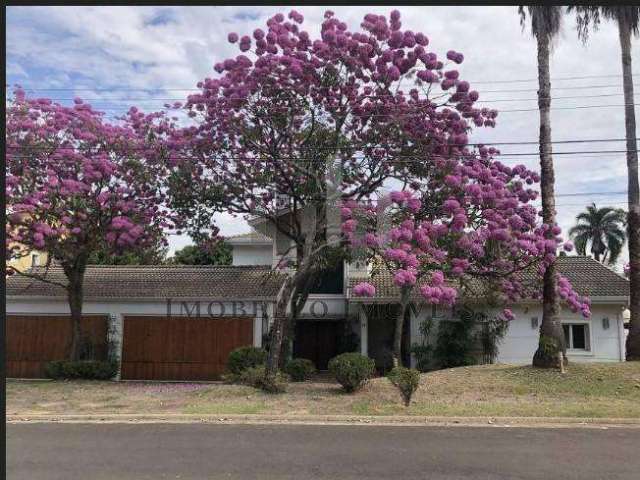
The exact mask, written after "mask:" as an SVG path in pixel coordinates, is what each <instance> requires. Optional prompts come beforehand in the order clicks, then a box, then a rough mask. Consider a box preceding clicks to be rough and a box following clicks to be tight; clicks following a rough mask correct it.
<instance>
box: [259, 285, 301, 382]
mask: <svg viewBox="0 0 640 480" xmlns="http://www.w3.org/2000/svg"><path fill="white" fill-rule="evenodd" d="M294 287H295V279H294V276H288V277H287V278H286V280H285V282H284V284H283V285H282V290H280V297H279V298H278V301H277V302H276V306H275V311H274V313H273V326H272V327H271V338H270V339H269V355H268V356H267V365H266V368H265V376H266V377H267V378H275V375H276V373H277V372H278V367H279V365H280V356H281V353H282V340H283V338H284V335H285V332H286V329H287V324H288V322H287V320H288V318H289V317H288V312H287V309H288V306H289V303H290V300H291V293H292V292H293V289H294Z"/></svg>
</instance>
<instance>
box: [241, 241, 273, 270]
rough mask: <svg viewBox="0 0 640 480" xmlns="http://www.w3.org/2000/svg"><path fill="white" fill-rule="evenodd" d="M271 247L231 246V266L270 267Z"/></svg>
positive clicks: (271, 261) (271, 258) (271, 259)
mask: <svg viewBox="0 0 640 480" xmlns="http://www.w3.org/2000/svg"><path fill="white" fill-rule="evenodd" d="M272 263H273V247H272V246H271V245H233V265H271V264H272Z"/></svg>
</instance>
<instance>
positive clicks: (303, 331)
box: [293, 320, 345, 370]
mask: <svg viewBox="0 0 640 480" xmlns="http://www.w3.org/2000/svg"><path fill="white" fill-rule="evenodd" d="M344 328H345V326H344V321H342V320H338V321H336V320H298V321H297V322H296V336H295V340H294V342H293V357H294V358H307V359H309V360H311V361H312V362H313V364H314V365H315V366H316V368H317V369H318V370H327V368H328V364H329V360H331V359H332V358H333V357H335V356H336V355H338V354H339V353H341V352H340V345H341V336H342V335H343V334H344Z"/></svg>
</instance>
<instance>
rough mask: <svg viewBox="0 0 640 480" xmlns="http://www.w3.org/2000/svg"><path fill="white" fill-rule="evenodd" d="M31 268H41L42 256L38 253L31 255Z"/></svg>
mask: <svg viewBox="0 0 640 480" xmlns="http://www.w3.org/2000/svg"><path fill="white" fill-rule="evenodd" d="M31 266H32V267H39V266H40V255H38V254H37V253H32V254H31Z"/></svg>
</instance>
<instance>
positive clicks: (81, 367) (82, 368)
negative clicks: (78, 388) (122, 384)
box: [44, 360, 118, 380]
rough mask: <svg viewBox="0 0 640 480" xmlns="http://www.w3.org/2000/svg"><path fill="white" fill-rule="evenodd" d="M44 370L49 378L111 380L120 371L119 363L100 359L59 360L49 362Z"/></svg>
mask: <svg viewBox="0 0 640 480" xmlns="http://www.w3.org/2000/svg"><path fill="white" fill-rule="evenodd" d="M44 371H45V375H46V376H47V378H52V379H54V380H60V379H65V380H73V379H83V380H110V379H112V378H113V377H115V376H116V374H117V373H118V364H117V363H116V362H103V361H99V360H78V361H71V360H59V361H53V362H49V363H47V364H46V365H45V367H44Z"/></svg>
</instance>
